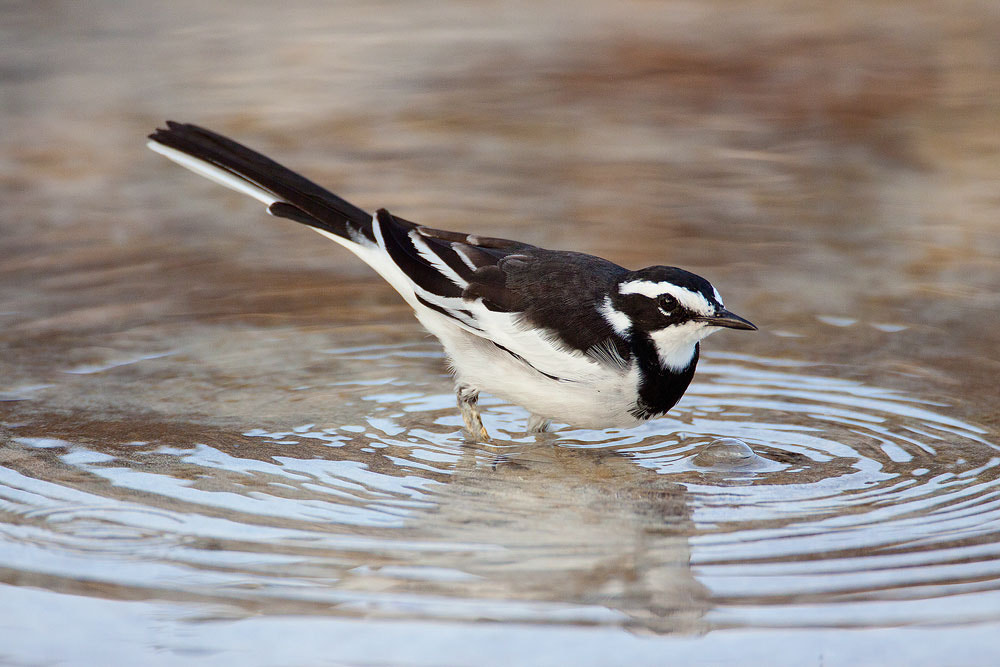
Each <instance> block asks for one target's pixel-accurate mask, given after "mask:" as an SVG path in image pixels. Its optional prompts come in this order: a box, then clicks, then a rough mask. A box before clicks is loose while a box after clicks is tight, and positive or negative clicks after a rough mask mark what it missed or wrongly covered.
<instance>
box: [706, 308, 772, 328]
mask: <svg viewBox="0 0 1000 667" xmlns="http://www.w3.org/2000/svg"><path fill="white" fill-rule="evenodd" d="M697 319H698V321H699V322H706V323H707V324H711V325H712V326H713V327H726V328H727V329H744V330H746V331H756V330H757V327H756V326H754V324H753V323H752V322H750V321H749V320H745V319H743V318H742V317H740V316H739V315H736V314H735V313H730V312H729V311H728V310H725V309H722V310H720V311H719V312H717V313H716V314H715V315H712V316H707V317H699V318H697Z"/></svg>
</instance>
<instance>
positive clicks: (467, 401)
mask: <svg viewBox="0 0 1000 667" xmlns="http://www.w3.org/2000/svg"><path fill="white" fill-rule="evenodd" d="M455 393H456V394H457V395H458V407H459V409H460V410H461V411H462V421H464V422H465V430H466V431H468V432H469V435H471V436H472V437H473V439H475V440H476V441H477V442H489V441H490V436H489V434H488V433H487V432H486V427H485V426H483V420H482V418H481V417H480V416H479V407H478V404H479V390H477V389H473V388H472V387H470V386H469V385H467V384H460V385H458V387H456V388H455Z"/></svg>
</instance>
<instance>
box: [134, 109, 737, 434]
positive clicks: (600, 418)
mask: <svg viewBox="0 0 1000 667" xmlns="http://www.w3.org/2000/svg"><path fill="white" fill-rule="evenodd" d="M149 139H150V141H149V147H150V148H151V149H152V150H154V151H156V152H157V153H160V154H162V155H164V156H166V157H168V158H170V159H171V160H173V161H174V162H177V163H178V164H180V165H181V166H184V167H187V168H188V169H190V170H192V171H194V172H196V173H198V174H201V175H202V176H205V177H206V178H209V179H211V180H213V181H215V182H217V183H219V184H221V185H224V186H226V187H229V188H232V189H233V190H236V191H239V192H242V193H244V194H247V195H249V196H251V197H254V198H255V199H258V200H260V201H261V202H263V203H264V204H265V205H266V206H267V212H268V213H270V214H271V215H275V216H278V217H282V218H289V219H291V220H294V221H296V222H300V223H303V224H305V225H308V226H309V227H311V228H312V229H314V230H315V231H317V232H319V233H320V234H322V235H323V236H326V237H327V238H330V239H332V240H333V241H336V242H337V243H339V244H340V245H342V246H344V247H345V248H347V249H348V250H350V251H351V252H352V253H354V254H355V255H357V256H358V257H359V258H361V260H363V261H364V262H365V263H367V264H368V265H369V266H371V267H372V268H373V269H375V271H377V272H378V273H379V274H380V275H381V276H382V277H383V278H385V280H386V281H387V282H388V283H389V284H390V285H391V286H392V287H393V288H394V289H395V290H396V291H397V292H399V293H400V294H401V295H402V297H403V299H405V300H406V302H407V303H408V304H409V305H410V307H412V308H413V310H414V312H415V314H416V316H417V319H418V320H419V321H420V323H421V324H422V325H423V326H424V327H426V329H427V330H428V331H430V332H431V333H432V334H434V335H435V336H436V337H437V338H438V339H439V340H440V341H441V344H442V345H443V346H444V349H445V352H446V354H447V356H448V361H449V364H450V366H451V370H452V372H453V374H454V378H455V389H456V392H457V394H458V404H459V407H460V408H461V411H462V417H463V419H464V421H465V426H466V428H467V429H468V431H469V433H470V434H471V435H472V436H473V437H475V438H480V439H484V440H485V439H488V436H487V433H486V430H485V429H484V428H483V424H482V420H481V419H480V415H479V410H478V406H477V402H478V397H479V392H481V391H482V392H487V393H489V394H492V395H494V396H497V397H499V398H502V399H504V400H506V401H509V402H511V403H513V404H515V405H520V406H523V407H524V408H525V409H527V410H528V412H529V413H530V414H531V418H530V419H529V421H528V430H529V431H544V430H545V429H546V427H547V426H548V423H549V422H550V421H551V420H555V421H558V422H563V423H567V424H571V425H574V426H579V427H588V428H603V427H609V426H626V425H635V424H637V423H639V422H642V421H644V420H647V419H649V418H650V417H655V416H658V415H662V414H664V413H665V412H667V411H668V410H669V409H670V408H672V407H673V406H674V404H675V403H677V401H678V400H679V399H680V397H681V396H682V395H683V394H684V392H685V390H686V389H687V387H688V384H689V383H690V382H691V378H692V376H693V375H694V370H695V366H696V365H697V363H698V353H699V341H700V340H701V339H702V338H704V337H705V336H708V335H709V334H711V333H713V332H715V331H718V330H719V329H720V328H729V329H749V330H753V329H756V327H755V326H754V325H753V324H751V323H750V322H748V321H747V320H745V319H743V318H742V317H739V316H737V315H734V314H733V313H731V312H729V311H728V310H726V308H725V306H723V304H722V297H720V296H719V292H718V290H716V289H715V288H714V287H713V286H712V285H711V283H709V282H708V281H707V280H705V279H704V278H702V277H701V276H697V275H695V274H693V273H690V272H688V271H685V270H683V269H678V268H675V267H671V266H650V267H647V268H645V269H639V270H638V271H629V270H628V269H625V268H623V267H621V266H618V265H617V264H614V263H612V262H609V261H607V260H605V259H601V258H599V257H594V256H592V255H586V254H583V253H578V252H566V251H559V250H545V249H543V248H539V247H536V246H533V245H529V244H527V243H519V242H517V241H506V240H503V239H496V238H487V237H484V236H477V235H473V234H462V233H458V232H449V231H443V230H439V229H432V228H430V227H424V226H422V225H418V224H416V223H413V222H409V221H407V220H404V219H402V218H399V217H396V216H394V215H392V214H391V213H389V212H388V211H387V210H385V209H379V210H377V211H376V212H375V215H374V216H373V215H371V214H369V213H367V212H365V211H363V210H362V209H360V208H358V207H357V206H354V205H353V204H350V203H348V202H347V201H345V200H343V199H341V198H340V197H338V196H337V195H335V194H333V193H332V192H329V191H327V190H325V189H323V188H321V187H320V186H318V185H316V184H315V183H313V182H312V181H309V180H307V179H306V178H303V177H302V176H300V175H298V174H296V173H295V172H293V171H291V170H289V169H287V168H285V167H283V166H281V165H280V164H278V163H276V162H274V161H273V160H271V159H269V158H267V157H265V156H263V155H261V154H259V153H257V152H255V151H252V150H250V149H248V148H246V147H245V146H242V145H240V144H238V143H236V142H235V141H232V140H231V139H228V138H226V137H223V136H221V135H219V134H216V133H215V132H211V131H209V130H206V129H203V128H201V127H198V126H196V125H189V124H181V123H175V122H173V121H169V122H168V123H167V128H166V129H160V130H157V131H156V132H154V133H153V134H151V135H150V136H149Z"/></svg>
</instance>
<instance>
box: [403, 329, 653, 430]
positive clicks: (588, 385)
mask: <svg viewBox="0 0 1000 667" xmlns="http://www.w3.org/2000/svg"><path fill="white" fill-rule="evenodd" d="M417 317H418V319H419V320H420V321H421V323H422V324H423V325H424V326H425V327H426V328H427V329H428V330H429V331H430V332H431V333H433V334H434V335H435V336H437V338H438V339H439V340H440V341H441V343H442V344H443V345H444V348H445V352H446V353H447V354H448V360H449V364H450V365H451V367H452V371H453V372H454V375H455V381H456V383H458V384H466V385H469V386H471V387H474V388H476V389H478V390H479V391H482V392H485V393H488V394H492V395H493V396H496V397H497V398H501V399H503V400H505V401H507V402H509V403H512V404H514V405H519V406H521V407H523V408H525V409H526V410H528V411H529V412H530V413H531V414H533V415H536V416H538V417H542V418H545V419H552V420H554V421H557V422H563V423H566V424H571V425H573V426H579V427H583V428H606V427H609V426H634V425H635V424H638V423H640V422H641V420H639V419H636V418H635V417H634V416H633V415H632V414H631V413H630V412H629V410H631V409H632V408H634V407H635V396H636V392H637V384H638V380H639V371H638V368H637V367H636V366H635V364H633V365H632V367H630V368H629V370H628V371H626V372H622V371H621V370H620V369H617V368H612V367H610V366H604V365H602V364H599V363H597V362H588V367H589V368H590V369H591V372H589V373H587V374H577V375H576V377H574V378H572V379H554V378H553V377H549V376H548V375H546V374H544V373H542V372H540V371H539V370H536V369H535V368H532V366H529V365H528V364H527V363H526V362H525V361H523V360H521V359H518V358H516V357H514V356H513V355H511V354H510V353H508V352H506V351H505V350H502V349H500V348H498V347H497V346H496V345H494V344H493V343H492V342H490V341H488V340H486V339H484V338H481V337H479V336H476V335H473V334H470V333H468V332H466V331H464V330H462V329H458V328H456V327H455V326H453V325H451V324H450V323H446V322H440V321H439V318H440V316H439V315H437V313H426V312H422V313H420V312H418V315H417ZM581 356H582V355H581Z"/></svg>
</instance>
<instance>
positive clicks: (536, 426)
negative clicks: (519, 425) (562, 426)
mask: <svg viewBox="0 0 1000 667" xmlns="http://www.w3.org/2000/svg"><path fill="white" fill-rule="evenodd" d="M550 424H552V420H551V419H546V418H545V417H539V416H538V415H531V416H530V417H528V431H527V432H528V433H545V432H546V431H548V430H549V425H550Z"/></svg>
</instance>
